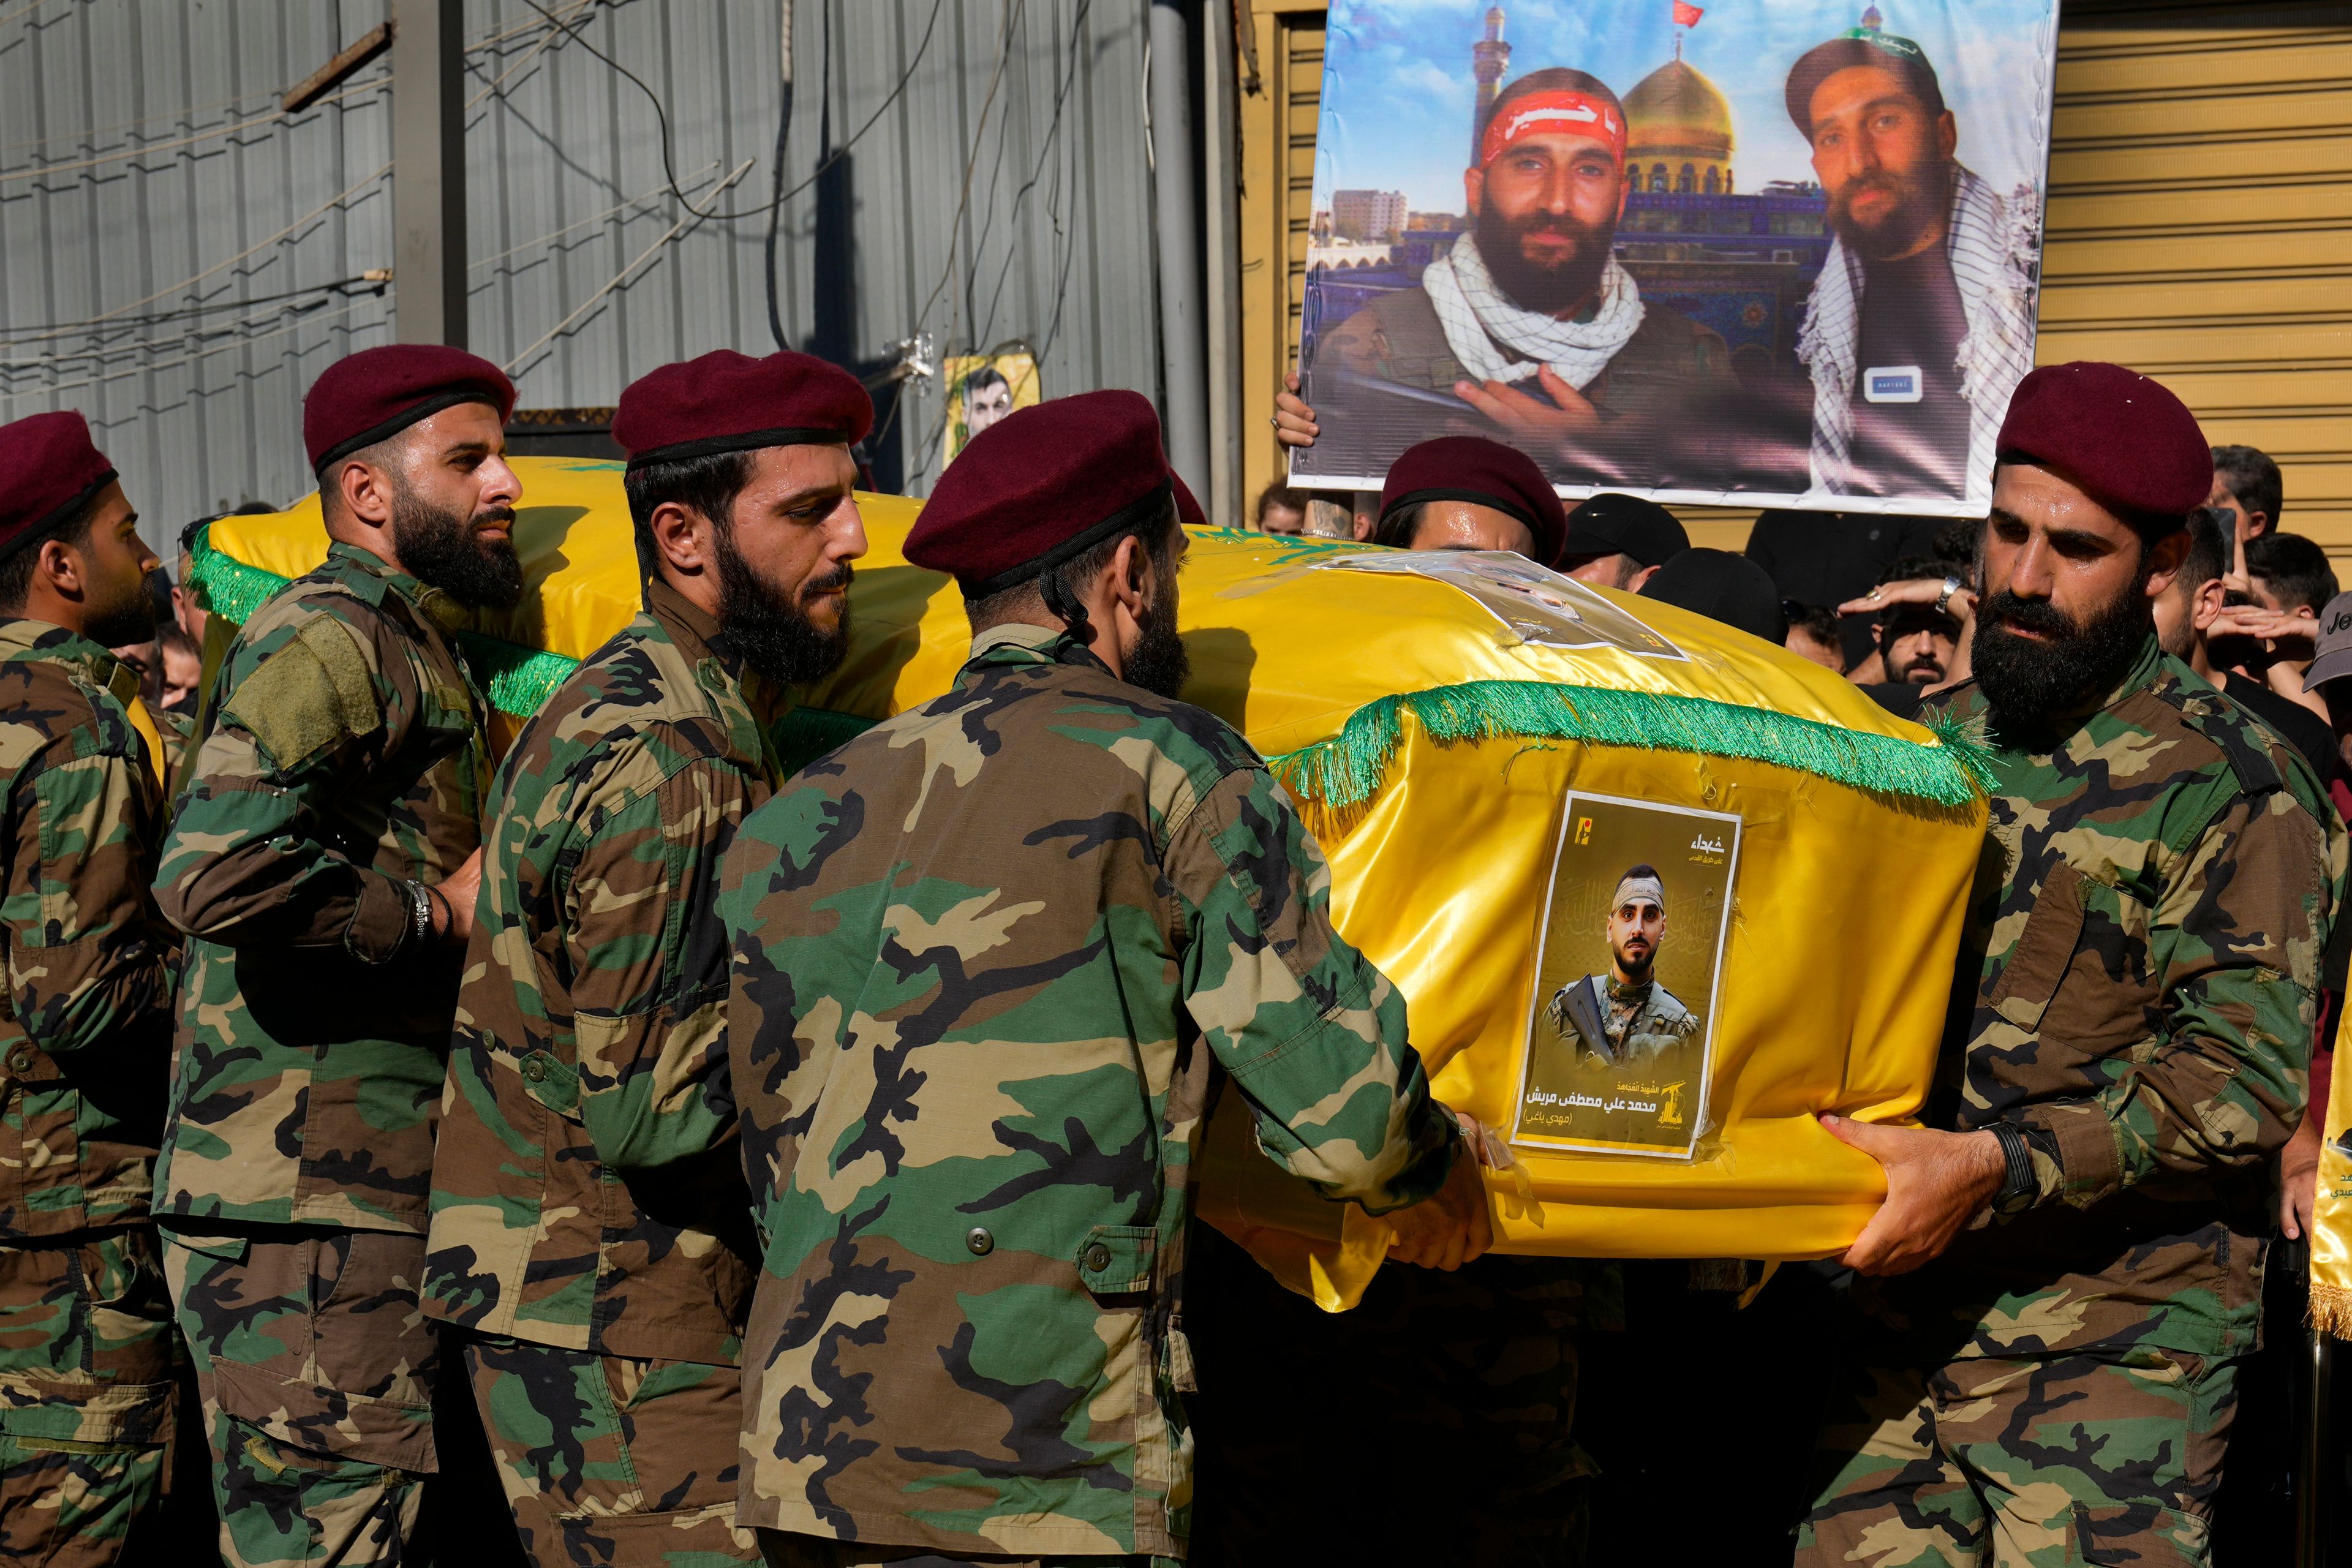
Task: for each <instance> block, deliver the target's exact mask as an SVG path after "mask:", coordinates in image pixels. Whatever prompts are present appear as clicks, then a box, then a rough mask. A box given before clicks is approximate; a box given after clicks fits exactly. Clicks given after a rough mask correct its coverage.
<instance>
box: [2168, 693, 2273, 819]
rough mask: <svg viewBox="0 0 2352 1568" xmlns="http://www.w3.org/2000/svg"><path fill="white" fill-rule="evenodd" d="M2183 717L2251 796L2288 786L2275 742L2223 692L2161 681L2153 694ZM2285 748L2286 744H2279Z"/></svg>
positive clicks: (2187, 724) (2185, 722)
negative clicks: (2274, 747) (2282, 773)
mask: <svg viewBox="0 0 2352 1568" xmlns="http://www.w3.org/2000/svg"><path fill="white" fill-rule="evenodd" d="M2149 694H2150V695H2151V696H2153V697H2155V698H2157V699H2158V700H2159V701H2161V702H2163V703H2164V705H2165V706H2166V707H2168V708H2170V709H2172V710H2174V711H2176V712H2178V713H2179V715H2180V721H2181V723H2182V724H2183V725H2184V726H2186V727H2187V728H2189V729H2190V730H2193V731H2196V732H2197V733H2198V734H2199V735H2201V736H2203V737H2204V738H2205V739H2206V740H2207V741H2209V742H2211V743H2212V745H2213V746H2214V748H2215V749H2216V750H2218V751H2219V752H2221V760H2222V762H2223V763H2226V764H2227V765H2228V767H2229V769H2230V772H2231V773H2232V774H2234V775H2236V778H2237V781H2238V787H2239V788H2240V789H2242V790H2243V791H2245V793H2247V794H2248V795H2267V794H2269V793H2271V792H2272V791H2273V790H2277V789H2281V788H2284V786H2285V784H2286V780H2285V779H2284V777H2283V776H2282V775H2281V774H2280V773H2279V764H2278V759H2277V757H2276V756H2275V755H2273V752H2272V750H2271V747H2272V744H2273V742H2270V741H2269V740H2267V739H2266V735H2267V731H2263V728H2262V724H2261V721H2259V720H2257V719H2255V718H2254V717H2253V716H2252V715H2251V714H2249V713H2248V712H2247V711H2246V710H2244V709H2242V708H2241V707H2239V706H2238V705H2237V704H2236V703H2234V702H2232V701H2231V700H2229V698H2227V697H2225V696H2224V695H2222V694H2221V692H2219V691H2216V690H2214V689H2212V688H2210V687H2207V688H2206V689H2203V690H2201V691H2198V690H2192V689H2189V688H2188V687H2185V686H2182V685H2181V684H2180V683H2179V682H2178V681H2169V680H2168V681H2159V682H2158V684H2157V685H2156V687H2155V688H2154V689H2153V690H2152V691H2151V692H2150V693H2149ZM2275 743H2276V744H2277V745H2279V746H2282V747H2283V746H2284V745H2285V744H2286V742H2284V741H2280V742H2275Z"/></svg>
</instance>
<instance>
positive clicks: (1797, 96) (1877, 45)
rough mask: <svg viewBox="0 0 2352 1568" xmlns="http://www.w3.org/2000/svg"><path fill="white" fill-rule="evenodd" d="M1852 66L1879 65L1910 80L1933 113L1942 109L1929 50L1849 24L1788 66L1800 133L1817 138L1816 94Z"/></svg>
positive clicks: (1940, 90)
mask: <svg viewBox="0 0 2352 1568" xmlns="http://www.w3.org/2000/svg"><path fill="white" fill-rule="evenodd" d="M1850 66H1876V67H1878V68H1880V69H1882V70H1891V71H1893V72H1894V73H1895V75H1896V76H1899V77H1901V78H1902V79H1904V80H1905V81H1906V82H1908V83H1909V84H1910V87H1911V90H1912V91H1913V92H1915V93H1917V94H1918V95H1919V101H1920V102H1922V103H1924V104H1926V105H1927V112H1928V114H1929V115H1930V116H1934V115H1939V114H1941V113H1943V112H1944V89H1943V87H1942V86H1941V85H1940V84H1939V83H1938V82H1937V80H1936V68H1935V67H1934V66H1932V65H1930V64H1928V63H1927V50H1925V49H1923V48H1921V47H1919V46H1918V45H1917V44H1915V43H1913V42H1912V41H1911V40H1910V39H1908V38H1898V37H1895V35H1894V34H1892V33H1886V32H1881V31H1880V30H1879V29H1878V28H1876V27H1850V28H1848V29H1847V30H1846V31H1845V32H1843V33H1841V34H1840V35H1838V36H1837V37H1834V38H1832V39H1831V40H1830V41H1829V42H1827V43H1825V44H1816V45H1814V46H1813V47H1811V49H1808V50H1807V51H1806V52H1805V53H1804V55H1803V56H1802V57H1801V58H1799V59H1798V61H1797V63H1796V65H1795V66H1794V67H1792V68H1790V72H1789V85H1788V89H1787V92H1788V103H1789V118H1790V120H1791V121H1795V122H1796V126H1797V133H1798V134H1799V135H1801V136H1802V137H1803V138H1804V139H1805V140H1806V141H1808V142H1811V140H1812V139H1813V94H1814V92H1815V91H1816V90H1818V89H1820V87H1821V85H1822V83H1823V82H1825V81H1827V80H1829V79H1830V78H1832V77H1833V76H1835V75H1836V74H1837V73H1838V72H1840V71H1842V70H1844V69H1846V68H1848V67H1850Z"/></svg>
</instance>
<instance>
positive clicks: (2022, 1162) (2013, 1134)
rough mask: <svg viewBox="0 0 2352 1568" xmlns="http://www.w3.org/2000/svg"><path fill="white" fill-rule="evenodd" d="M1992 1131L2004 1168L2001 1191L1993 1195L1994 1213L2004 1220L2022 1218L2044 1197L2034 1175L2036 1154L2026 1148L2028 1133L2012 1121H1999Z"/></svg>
mask: <svg viewBox="0 0 2352 1568" xmlns="http://www.w3.org/2000/svg"><path fill="white" fill-rule="evenodd" d="M1991 1131H1992V1135H1993V1137H1994V1138H1995V1139H1996V1140H1998V1141H1999V1142H2000V1158H2001V1163H2002V1164H2003V1166H2004V1167H2005V1169H2004V1171H2003V1172H2002V1174H2001V1179H2000V1191H1999V1192H1997V1193H1995V1194H1993V1195H1992V1212H1993V1213H1995V1214H1997V1215H2001V1216H2002V1217H2004V1218H2007V1217H2009V1216H2011V1215H2021V1214H2023V1213H2024V1212H2025V1211H2026V1210H2028V1209H2030V1208H2032V1206H2033V1205H2034V1204H2035V1203H2036V1202H2037V1201H2038V1200H2039V1199H2040V1198H2041V1196H2042V1184H2041V1183H2040V1182H2038V1181H2036V1180H2035V1179H2034V1175H2033V1151H2032V1150H2031V1149H2029V1148H2027V1147H2026V1146H2025V1134H2024V1133H2022V1132H2021V1131H2018V1130H2017V1128H2016V1127H2015V1126H2014V1125H2013V1124H2011V1123H2010V1122H2007V1121H1996V1122H1994V1123H1993V1125H1992V1129H1991Z"/></svg>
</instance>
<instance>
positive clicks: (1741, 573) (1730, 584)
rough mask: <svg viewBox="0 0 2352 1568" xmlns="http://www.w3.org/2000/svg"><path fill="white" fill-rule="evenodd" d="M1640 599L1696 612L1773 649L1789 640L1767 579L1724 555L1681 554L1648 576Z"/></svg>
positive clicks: (1741, 559) (1739, 559)
mask: <svg viewBox="0 0 2352 1568" xmlns="http://www.w3.org/2000/svg"><path fill="white" fill-rule="evenodd" d="M1642 597H1643V598H1645V599H1656V600H1658V601H1660V602H1661V603H1663V604H1668V605H1680V606H1681V607H1682V608H1684V609H1685V610H1695V611H1696V612H1697V613H1698V614H1700V615H1702V616H1707V617H1709V618H1710V619H1713V620H1718V621H1721V622H1722V623H1723V624H1724V625H1725V626H1735V627H1737V628H1738V629H1739V630H1741V631H1743V632H1746V633H1747V634H1748V636H1750V637H1762V638H1763V639H1764V640H1765V641H1766V642H1769V643H1771V644H1774V645H1775V646H1778V645H1780V644H1781V643H1783V642H1786V641H1787V640H1788V637H1789V622H1788V617H1787V616H1786V615H1785V614H1783V612H1782V611H1781V608H1780V589H1779V588H1778V587H1776V586H1775V585H1774V584H1773V582H1772V574H1770V573H1769V572H1767V571H1765V570H1764V568H1762V567H1761V566H1759V565H1757V564H1756V563H1754V562H1753V561H1750V560H1748V557H1746V556H1745V555H1734V554H1733V553H1731V552H1729V551H1728V550H1685V551H1684V552H1682V553H1681V554H1679V555H1677V556H1675V558H1674V559H1673V560H1672V561H1669V562H1667V563H1665V564H1664V566H1661V567H1659V568H1658V570H1657V571H1656V572H1655V573H1654V574H1652V575H1651V577H1650V580H1649V581H1648V582H1647V583H1645V584H1643V586H1642Z"/></svg>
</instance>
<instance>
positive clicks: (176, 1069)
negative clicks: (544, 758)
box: [155, 543, 489, 1232]
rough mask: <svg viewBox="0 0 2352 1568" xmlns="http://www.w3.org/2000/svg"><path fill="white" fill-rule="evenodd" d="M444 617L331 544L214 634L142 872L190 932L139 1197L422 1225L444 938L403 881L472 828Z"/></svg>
mask: <svg viewBox="0 0 2352 1568" xmlns="http://www.w3.org/2000/svg"><path fill="white" fill-rule="evenodd" d="M457 620H458V612H457V606H456V605H454V604H453V603H452V602H451V601H450V600H449V598H448V597H447V596H446V595H443V594H440V593H438V592H436V591H435V590H431V589H428V588H425V586H424V585H423V584H419V583H418V582H417V581H416V580H415V578H413V577H409V576H406V575H404V574H401V573H397V572H394V571H393V570H392V569H391V568H389V567H387V566H386V565H384V563H383V562H381V561H379V560H377V559H376V558H375V557H374V556H373V555H371V554H370V553H368V552H366V551H364V550H362V549H359V548H358V547H356V546H354V545H350V544H341V543H338V544H335V545H333V546H331V548H330V549H329V550H328V552H327V560H326V563H325V564H323V565H321V566H320V568H319V569H318V570H317V571H315V572H313V573H311V574H309V575H308V576H305V577H299V578H297V579H296V580H295V581H294V582H292V583H289V584H287V585H286V587H285V588H283V589H281V590H280V591H279V592H278V594H276V595H274V596H272V597H271V598H270V599H269V600H268V602H267V603H265V604H263V605H261V606H260V607H259V608H258V609H257V610H255V611H254V612H253V614H252V616H250V617H248V618H247V621H246V623H245V626H243V628H242V629H240V630H239V631H238V633H237V636H236V641H235V642H234V643H233V644H232V645H231V646H230V647H229V650H228V655H227V658H226V662H225V663H224V664H223V666H222V667H221V671H220V674H219V676H218V677H217V678H216V679H215V684H214V688H213V692H212V696H213V699H214V700H213V703H212V704H211V705H210V706H211V717H210V719H209V720H208V721H207V724H206V727H205V732H204V733H203V734H202V735H200V736H199V737H198V738H197V740H196V742H195V744H196V747H197V752H196V758H195V762H194V766H193V768H192V770H191V776H190V779H189V782H188V784H187V787H186V789H185V791H184V793H183V794H182V795H181V796H180V799H179V801H178V802H177V803H176V804H177V812H176V815H175V816H174V818H173V823H172V832H171V837H169V838H168V839H167V840H166V842H165V844H164V848H163V868H162V870H161V872H160V873H159V875H158V878H157V880H156V885H155V888H156V891H155V896H156V902H157V903H158V904H159V905H160V906H161V907H162V909H163V913H164V915H165V917H166V918H168V919H169V920H170V921H172V922H173V924H174V925H176V926H178V927H179V928H180V930H182V931H185V932H186V933H187V935H188V938H189V941H188V943H187V955H186V958H185V959H184V962H183V964H182V972H181V976H180V1022H179V1029H178V1032H177V1034H176V1036H175V1037H174V1039H173V1075H172V1113H171V1119H170V1121H169V1122H168V1123H167V1124H166V1126H165V1129H164V1138H163V1163H162V1166H161V1168H160V1169H159V1170H158V1171H157V1172H156V1175H155V1202H156V1209H157V1212H158V1213H161V1214H170V1215H178V1216H183V1217H185V1218H189V1219H200V1218H202V1219H225V1220H238V1221H246V1222H257V1223H268V1224H278V1225H285V1224H316V1225H330V1226H345V1227H349V1228H352V1229H359V1230H405V1231H418V1232H421V1231H423V1230H424V1228H425V1199H426V1190H427V1186H428V1184H429V1182H430V1180H431V1177H432V1167H433V1123H434V1118H435V1113H436V1109H437V1107H438V1103H439V1100H440V1093H441V1078H442V1067H443V1060H444V1058H445V1057H446V1054H447V1051H448V1046H449V1022H450V1016H451V1014H452V1012H453V1011H454V1008H455V1005H456V1002H457V970H458V957H457V954H456V953H455V952H452V951H451V950H449V949H448V948H446V947H444V946H440V945H438V944H434V943H431V939H430V938H429V937H428V938H427V939H426V941H425V944H420V943H419V942H417V941H416V940H415V937H414V936H412V934H411V931H410V921H409V904H408V900H407V895H406V893H405V891H404V889H403V887H402V883H403V882H404V881H409V880H414V881H423V882H436V881H439V880H440V879H443V878H445V877H446V876H447V875H448V874H449V873H450V872H452V871H454V870H456V869H457V868H458V867H459V866H461V865H463V864H464V863H465V860H466V858H467V856H469V855H471V854H472V853H473V852H474V847H475V845H476V843H477V842H478V829H477V826H476V824H477V822H478V819H479V816H480V812H481V804H482V797H483V795H484V794H485V792H486V790H487V788H488V783H489V757H488V750H487V747H486V744H485V741H484V736H483V729H482V726H483V721H484V719H485V716H486V713H487V709H486V707H485V705H484V703H483V700H482V697H481V694H480V692H479V691H478V690H477V689H476V688H475V685H474V682H473V679H472V677H471V676H470V675H469V674H468V673H467V669H466V666H465V663H464V661H463V660H462V659H461V658H459V656H458V654H457V650H456V648H455V647H454V646H453V645H452V643H451V642H450V640H449V637H448V636H447V633H448V631H449V629H450V628H451V627H453V626H455V625H456V624H457Z"/></svg>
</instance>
